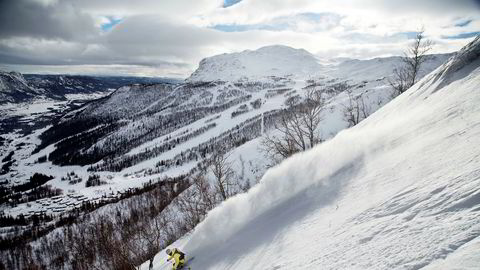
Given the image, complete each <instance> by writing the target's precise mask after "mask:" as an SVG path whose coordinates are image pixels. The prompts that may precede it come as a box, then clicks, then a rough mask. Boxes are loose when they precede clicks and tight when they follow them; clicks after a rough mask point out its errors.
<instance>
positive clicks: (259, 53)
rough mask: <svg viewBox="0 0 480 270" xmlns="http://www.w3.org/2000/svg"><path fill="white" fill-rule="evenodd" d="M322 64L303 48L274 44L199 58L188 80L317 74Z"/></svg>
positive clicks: (228, 79)
mask: <svg viewBox="0 0 480 270" xmlns="http://www.w3.org/2000/svg"><path fill="white" fill-rule="evenodd" d="M321 68H322V65H320V64H319V63H318V61H317V59H316V58H315V56H313V55H312V54H311V53H309V52H307V51H306V50H304V49H294V48H291V47H287V46H281V45H273V46H267V47H262V48H260V49H258V50H255V51H250V50H246V51H243V52H239V53H230V54H226V53H225V54H220V55H216V56H213V57H208V58H205V59H203V60H202V61H201V62H200V65H199V67H198V69H197V70H195V72H194V73H192V75H191V76H190V77H189V78H188V79H187V81H191V82H197V81H236V80H239V79H242V78H248V79H249V80H252V79H253V80H254V79H258V78H262V77H267V76H286V75H303V76H305V75H314V74H316V73H318V72H319V71H320V69H321Z"/></svg>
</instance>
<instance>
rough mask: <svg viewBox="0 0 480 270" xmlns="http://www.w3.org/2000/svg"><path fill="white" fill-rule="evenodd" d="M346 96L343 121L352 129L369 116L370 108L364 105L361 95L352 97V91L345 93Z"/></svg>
mask: <svg viewBox="0 0 480 270" xmlns="http://www.w3.org/2000/svg"><path fill="white" fill-rule="evenodd" d="M345 93H346V94H347V96H348V100H347V103H346V104H343V119H344V120H345V121H346V122H347V123H348V127H353V126H355V125H357V124H358V123H360V122H361V121H362V120H363V119H365V118H367V117H368V116H369V115H370V111H371V109H370V107H369V106H368V105H367V103H365V99H364V97H363V93H362V94H360V95H353V93H352V90H351V89H348V90H346V91H345Z"/></svg>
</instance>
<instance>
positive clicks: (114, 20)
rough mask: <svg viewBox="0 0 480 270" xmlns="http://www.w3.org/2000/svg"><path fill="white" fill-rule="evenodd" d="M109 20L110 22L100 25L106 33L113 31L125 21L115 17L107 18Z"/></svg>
mask: <svg viewBox="0 0 480 270" xmlns="http://www.w3.org/2000/svg"><path fill="white" fill-rule="evenodd" d="M107 18H108V20H109V21H110V22H108V23H104V24H102V25H100V28H101V29H102V30H103V31H105V32H107V31H110V30H112V28H113V27H114V26H115V25H117V24H119V23H121V22H122V21H123V19H118V18H113V17H110V16H107Z"/></svg>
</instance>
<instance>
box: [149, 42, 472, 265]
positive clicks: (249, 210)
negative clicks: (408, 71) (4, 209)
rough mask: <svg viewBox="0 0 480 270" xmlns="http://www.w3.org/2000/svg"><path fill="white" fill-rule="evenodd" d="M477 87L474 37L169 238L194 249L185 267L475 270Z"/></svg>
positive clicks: (159, 262)
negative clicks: (351, 123)
mask: <svg viewBox="0 0 480 270" xmlns="http://www.w3.org/2000/svg"><path fill="white" fill-rule="evenodd" d="M479 87H480V38H479V37H477V38H476V39H475V40H474V41H473V42H472V43H470V44H469V45H467V46H466V47H465V48H464V49H462V50H461V51H460V52H459V53H457V55H456V56H455V57H452V58H451V59H450V60H449V61H448V62H447V63H445V64H444V65H442V66H440V67H439V68H438V69H436V70H435V71H434V72H432V73H431V74H429V75H427V76H426V77H425V78H423V79H422V80H421V81H419V82H418V83H417V84H415V85H414V86H413V87H412V88H410V89H409V90H408V91H407V92H405V93H404V94H402V95H401V96H399V97H398V98H396V99H395V100H393V101H392V102H390V103H389V104H387V105H386V106H384V107H383V108H381V109H380V110H378V111H377V112H375V113H374V114H372V115H371V116H370V117H369V118H367V119H366V120H365V121H363V122H362V123H360V124H359V125H357V126H355V127H353V128H351V129H348V130H344V131H342V132H340V133H339V134H338V135H337V136H335V137H334V138H333V139H331V140H329V141H327V142H325V143H323V144H321V145H318V146H317V147H315V148H314V149H312V150H310V151H307V152H304V153H301V154H297V155H295V156H293V157H291V158H289V159H288V160H286V161H284V162H283V163H281V164H280V165H278V166H277V167H274V168H273V169H270V170H269V171H267V173H266V174H265V175H264V177H263V178H262V179H261V181H260V183H259V184H257V185H256V186H254V187H253V188H252V189H251V190H250V191H249V192H248V193H246V194H241V195H238V196H236V197H234V198H232V199H229V200H227V201H225V202H224V203H222V204H221V205H220V206H219V207H217V208H215V209H214V210H213V211H211V212H210V213H209V214H208V216H207V217H206V219H205V220H204V221H203V222H202V223H200V224H199V225H198V226H197V227H196V229H195V230H194V231H193V232H192V233H191V234H190V235H188V236H186V237H184V238H183V239H181V240H179V241H178V242H177V243H175V244H174V245H173V246H177V247H180V248H181V249H183V250H184V251H186V252H187V254H189V255H190V256H195V260H194V261H192V263H191V267H192V269H420V268H423V267H425V269H478V267H479V265H480V253H479V252H478V247H479V239H480V106H478V104H480V92H479ZM164 261H165V254H164V252H161V253H159V255H158V256H157V258H156V269H167V265H166V264H165V263H164Z"/></svg>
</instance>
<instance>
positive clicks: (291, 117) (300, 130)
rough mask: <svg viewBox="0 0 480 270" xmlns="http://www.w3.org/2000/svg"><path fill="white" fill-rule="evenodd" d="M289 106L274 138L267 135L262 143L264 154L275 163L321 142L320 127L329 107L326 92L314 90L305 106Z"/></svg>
mask: <svg viewBox="0 0 480 270" xmlns="http://www.w3.org/2000/svg"><path fill="white" fill-rule="evenodd" d="M287 105H288V106H289V108H288V109H286V110H285V111H284V112H282V113H281V114H280V116H279V119H278V121H276V122H275V124H274V134H273V135H271V134H268V133H267V134H266V135H265V136H264V137H263V139H262V150H263V151H264V152H265V153H266V154H267V156H269V157H270V158H271V159H272V160H273V161H274V163H278V162H279V161H281V160H282V159H285V158H287V157H289V156H291V155H293V154H294V153H296V152H300V151H305V150H307V149H309V148H311V147H313V146H314V145H315V144H317V143H319V142H321V135H320V134H319V132H318V127H319V126H320V123H321V121H322V120H323V118H322V112H323V109H324V107H325V101H324V99H323V97H322V91H321V90H313V89H310V90H308V91H307V93H306V96H305V100H304V101H303V102H301V103H298V104H297V101H293V100H292V101H291V103H289V104H287Z"/></svg>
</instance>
